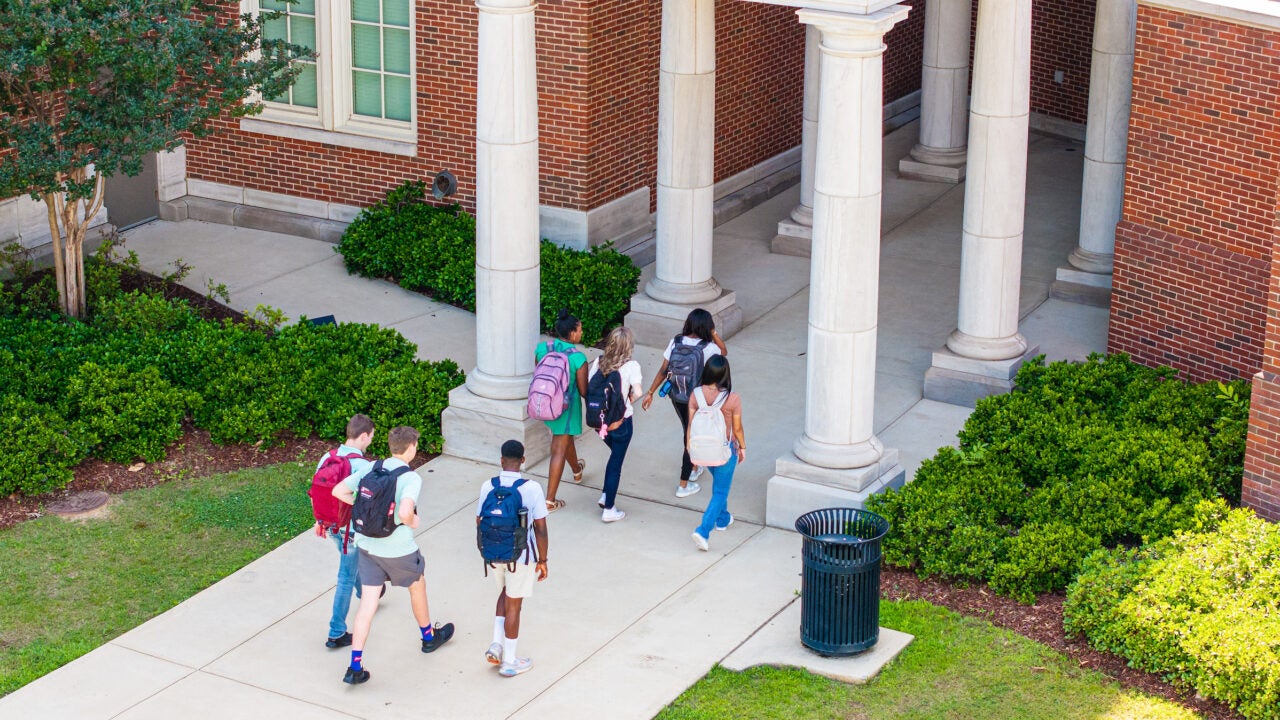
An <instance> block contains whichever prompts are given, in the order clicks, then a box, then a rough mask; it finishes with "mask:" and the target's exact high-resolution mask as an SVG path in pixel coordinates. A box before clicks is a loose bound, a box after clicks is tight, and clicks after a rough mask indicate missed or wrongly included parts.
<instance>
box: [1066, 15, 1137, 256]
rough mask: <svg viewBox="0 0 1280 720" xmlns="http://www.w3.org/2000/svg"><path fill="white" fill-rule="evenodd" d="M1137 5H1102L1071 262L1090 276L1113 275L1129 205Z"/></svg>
mask: <svg viewBox="0 0 1280 720" xmlns="http://www.w3.org/2000/svg"><path fill="white" fill-rule="evenodd" d="M1136 27H1137V3H1136V2H1135V1H1134V0H1098V8H1097V14H1096V15H1095V16H1094V24H1093V60H1092V65H1091V69H1090V71H1089V124H1088V128H1087V130H1086V135H1085V146H1084V185H1083V188H1082V191H1081V198H1080V244H1079V246H1078V247H1077V248H1076V249H1075V250H1074V251H1072V253H1071V256H1070V258H1068V260H1069V262H1070V263H1071V264H1072V265H1073V266H1074V267H1076V268H1078V269H1080V270H1084V271H1085V272H1090V273H1104V274H1109V273H1110V272H1111V265H1112V259H1113V257H1114V255H1115V245H1116V223H1118V222H1120V210H1121V205H1122V203H1123V202H1124V164H1125V154H1126V150H1127V147H1128V139H1129V101H1130V93H1131V91H1132V90H1133V38H1134V33H1135V31H1136Z"/></svg>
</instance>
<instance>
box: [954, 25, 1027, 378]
mask: <svg viewBox="0 0 1280 720" xmlns="http://www.w3.org/2000/svg"><path fill="white" fill-rule="evenodd" d="M1030 102H1031V0H981V2H980V4H979V6H978V31H977V45H976V49H975V51H974V61H973V99H972V105H971V110H970V112H969V167H968V179H967V180H966V183H965V194H964V229H963V240H962V244H961V248H962V249H961V252H962V256H961V261H960V313H959V321H958V328H957V329H956V330H955V332H953V333H952V334H951V336H950V337H949V338H947V347H948V348H949V349H950V350H951V351H952V352H954V353H956V354H957V355H960V356H963V357H966V358H972V359H976V360H1006V359H1009V358H1014V357H1019V356H1021V355H1022V354H1023V353H1024V352H1026V350H1027V341H1026V340H1025V339H1024V338H1023V337H1022V334H1021V333H1019V332H1018V300H1019V292H1020V289H1021V279H1022V228H1023V215H1024V211H1025V209H1026V207H1025V206H1026V188H1027V131H1028V120H1029V113H1030V107H1031V106H1030Z"/></svg>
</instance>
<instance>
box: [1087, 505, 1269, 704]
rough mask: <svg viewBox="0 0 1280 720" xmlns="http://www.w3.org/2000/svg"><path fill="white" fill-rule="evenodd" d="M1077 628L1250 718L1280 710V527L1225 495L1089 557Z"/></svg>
mask: <svg viewBox="0 0 1280 720" xmlns="http://www.w3.org/2000/svg"><path fill="white" fill-rule="evenodd" d="M1063 612H1064V625H1065V627H1066V630H1067V632H1068V633H1070V634H1073V635H1080V634H1083V635H1085V636H1086V637H1088V639H1089V642H1090V644H1091V645H1093V646H1094V647H1096V648H1098V649H1100V650H1105V651H1108V652H1113V653H1116V654H1118V655H1122V656H1124V657H1126V658H1128V659H1129V661H1130V663H1131V664H1132V665H1133V666H1134V667H1137V668H1140V669H1142V670H1147V671H1150V672H1154V673H1159V674H1162V675H1164V676H1166V677H1167V678H1168V679H1170V680H1171V681H1173V682H1175V683H1176V684H1179V685H1181V686H1183V687H1190V688H1194V689H1195V691H1196V692H1197V693H1199V694H1201V695H1203V696H1205V697H1209V698H1213V699H1215V700H1221V701H1223V702H1225V703H1228V704H1230V705H1231V706H1232V707H1235V708H1236V709H1237V710H1239V711H1240V713H1241V714H1242V715H1244V716H1245V717H1247V718H1252V719H1255V720H1278V719H1280V526H1278V525H1275V524H1273V523H1269V522H1266V521H1264V520H1260V519H1259V518H1257V517H1256V516H1255V515H1254V514H1253V512H1252V511H1250V510H1228V509H1227V506H1226V504H1225V503H1223V502H1222V501H1216V502H1204V503H1201V504H1200V506H1199V507H1198V509H1197V512H1196V514H1195V515H1194V517H1193V521H1192V523H1191V529H1189V530H1188V531H1186V532H1179V533H1177V534H1175V535H1174V536H1172V537H1169V538H1166V539H1164V540H1161V541H1159V542H1156V543H1154V544H1152V545H1148V546H1146V547H1144V548H1141V549H1137V550H1134V549H1127V548H1121V549H1116V550H1107V551H1100V552H1098V553H1095V554H1093V555H1091V556H1090V557H1089V558H1087V559H1086V560H1085V561H1084V563H1083V565H1082V569H1081V572H1080V574H1079V576H1078V577H1077V578H1076V581H1075V583H1074V584H1072V585H1071V587H1070V588H1069V590H1068V591H1067V600H1066V604H1065V605H1064V607H1063Z"/></svg>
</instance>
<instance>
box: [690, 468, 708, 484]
mask: <svg viewBox="0 0 1280 720" xmlns="http://www.w3.org/2000/svg"><path fill="white" fill-rule="evenodd" d="M704 469H705V468H703V467H702V466H701V465H694V466H693V472H691V473H689V479H690V480H697V479H698V478H699V477H700V476H701V475H702V471H703V470H704Z"/></svg>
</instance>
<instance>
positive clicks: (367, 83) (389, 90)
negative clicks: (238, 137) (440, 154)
mask: <svg viewBox="0 0 1280 720" xmlns="http://www.w3.org/2000/svg"><path fill="white" fill-rule="evenodd" d="M241 8H242V10H243V11H244V12H247V13H258V12H262V11H275V12H278V13H280V16H279V17H277V18H275V19H273V20H268V21H266V22H265V23H264V28H263V36H264V37H265V38H266V39H280V40H287V41H289V42H291V43H294V44H296V45H301V46H303V47H306V48H309V49H311V50H313V51H314V52H315V58H314V59H313V60H312V61H308V62H305V63H304V64H303V68H302V73H301V74H300V75H299V76H298V80H297V82H295V83H294V85H293V87H292V88H290V89H289V91H288V92H286V93H284V94H282V95H279V96H276V97H272V98H264V100H265V101H266V110H265V111H264V112H263V114H262V115H261V116H259V119H260V120H265V121H268V122H275V123H285V124H288V125H294V126H299V127H302V128H309V129H312V130H320V131H328V132H335V133H344V134H353V135H366V136H370V137H373V138H380V139H385V140H392V141H404V142H413V140H414V139H415V137H416V135H415V129H414V124H413V119H414V100H413V99H414V92H413V22H412V21H413V6H412V2H411V0H297V1H296V2H285V1H284V0H242V2H241Z"/></svg>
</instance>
